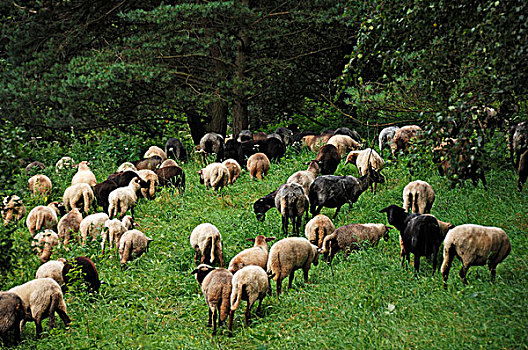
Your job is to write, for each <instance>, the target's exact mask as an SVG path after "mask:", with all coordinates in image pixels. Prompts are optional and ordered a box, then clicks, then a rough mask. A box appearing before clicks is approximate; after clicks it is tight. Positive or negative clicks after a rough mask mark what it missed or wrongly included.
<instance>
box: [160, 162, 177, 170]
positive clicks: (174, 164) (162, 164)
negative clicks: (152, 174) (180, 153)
mask: <svg viewBox="0 0 528 350" xmlns="http://www.w3.org/2000/svg"><path fill="white" fill-rule="evenodd" d="M170 166H177V167H179V165H178V163H176V161H175V160H173V159H165V161H164V162H163V163H161V165H160V167H159V169H161V168H167V167H170ZM156 170H157V169H156Z"/></svg>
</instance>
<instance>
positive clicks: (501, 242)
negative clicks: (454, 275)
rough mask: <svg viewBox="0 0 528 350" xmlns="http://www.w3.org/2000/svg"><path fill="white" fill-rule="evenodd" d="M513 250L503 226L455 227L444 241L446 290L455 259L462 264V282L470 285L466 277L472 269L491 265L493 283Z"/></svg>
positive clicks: (470, 225)
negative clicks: (502, 263)
mask: <svg viewBox="0 0 528 350" xmlns="http://www.w3.org/2000/svg"><path fill="white" fill-rule="evenodd" d="M510 251H511V243H510V239H509V238H508V236H507V235H506V232H504V230H503V229H501V228H499V227H491V226H481V225H474V224H465V225H459V226H457V227H455V228H454V229H452V230H450V231H449V232H448V233H447V236H446V238H445V240H444V262H443V264H442V268H441V271H442V279H443V281H444V288H447V279H448V277H449V269H450V268H451V262H452V261H453V258H454V257H455V256H457V257H458V258H459V260H460V261H461V262H462V267H461V269H460V273H459V276H460V279H461V280H462V283H464V284H467V280H466V274H467V271H468V269H469V268H470V267H471V266H484V265H485V264H488V268H489V270H490V273H491V281H492V282H493V281H494V280H495V274H496V271H497V265H498V264H499V263H501V262H502V261H503V260H504V259H505V258H506V257H507V256H508V254H510Z"/></svg>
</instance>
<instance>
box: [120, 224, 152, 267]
mask: <svg viewBox="0 0 528 350" xmlns="http://www.w3.org/2000/svg"><path fill="white" fill-rule="evenodd" d="M150 242H152V239H151V238H148V237H147V236H145V234H144V233H143V232H141V231H139V230H136V229H134V230H129V231H127V232H125V233H124V234H123V235H122V236H121V239H120V240H119V257H120V263H121V268H123V267H124V266H125V264H126V263H127V261H132V260H133V259H135V258H139V257H140V256H141V255H143V253H145V252H147V251H148V248H149V245H150Z"/></svg>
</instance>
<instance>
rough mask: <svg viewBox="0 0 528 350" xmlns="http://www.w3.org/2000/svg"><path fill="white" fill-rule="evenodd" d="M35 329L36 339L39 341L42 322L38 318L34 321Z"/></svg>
mask: <svg viewBox="0 0 528 350" xmlns="http://www.w3.org/2000/svg"><path fill="white" fill-rule="evenodd" d="M35 328H36V330H35V331H36V334H37V339H40V334H41V333H42V320H41V319H40V318H39V319H36V320H35Z"/></svg>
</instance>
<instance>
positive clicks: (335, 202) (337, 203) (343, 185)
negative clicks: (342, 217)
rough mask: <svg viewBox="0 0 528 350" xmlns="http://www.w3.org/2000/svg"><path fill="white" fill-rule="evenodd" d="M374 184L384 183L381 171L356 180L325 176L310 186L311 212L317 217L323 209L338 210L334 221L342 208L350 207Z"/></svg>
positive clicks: (368, 172)
mask: <svg viewBox="0 0 528 350" xmlns="http://www.w3.org/2000/svg"><path fill="white" fill-rule="evenodd" d="M374 182H378V183H384V182H385V178H384V177H383V175H381V173H380V171H379V170H375V169H369V171H367V173H366V174H365V175H363V176H361V177H360V178H359V179H356V178H355V177H352V176H334V175H323V176H319V177H318V178H317V179H315V180H314V182H313V183H312V186H310V192H309V195H308V197H309V199H310V212H311V213H312V215H317V214H319V213H320V212H321V209H322V208H323V207H327V208H336V212H335V214H334V217H333V218H334V219H335V218H336V216H337V214H338V213H339V210H340V209H341V207H342V206H343V205H344V204H345V203H348V204H349V206H350V207H352V204H354V203H355V202H356V201H357V200H358V198H359V196H360V195H361V194H362V193H363V192H365V191H366V190H367V188H368V187H369V186H370V185H371V184H372V183H374Z"/></svg>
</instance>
